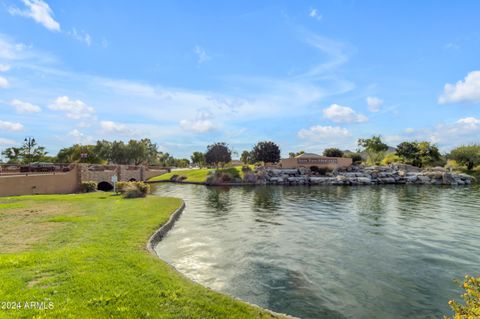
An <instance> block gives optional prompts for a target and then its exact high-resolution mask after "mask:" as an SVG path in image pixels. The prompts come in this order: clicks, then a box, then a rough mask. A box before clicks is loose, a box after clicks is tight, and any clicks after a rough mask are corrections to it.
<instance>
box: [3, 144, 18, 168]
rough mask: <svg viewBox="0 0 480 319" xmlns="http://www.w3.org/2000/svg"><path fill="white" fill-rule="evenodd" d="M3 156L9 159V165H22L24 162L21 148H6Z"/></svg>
mask: <svg viewBox="0 0 480 319" xmlns="http://www.w3.org/2000/svg"><path fill="white" fill-rule="evenodd" d="M2 155H3V156H5V157H6V158H7V163H9V164H20V163H21V161H22V149H21V148H20V147H9V148H6V149H5V150H4V151H3V152H2Z"/></svg>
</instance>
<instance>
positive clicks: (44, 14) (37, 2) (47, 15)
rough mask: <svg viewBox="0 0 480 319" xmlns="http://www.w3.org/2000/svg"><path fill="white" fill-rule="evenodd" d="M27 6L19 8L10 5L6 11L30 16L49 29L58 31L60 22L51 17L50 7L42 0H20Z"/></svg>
mask: <svg viewBox="0 0 480 319" xmlns="http://www.w3.org/2000/svg"><path fill="white" fill-rule="evenodd" d="M22 2H23V3H24V4H25V6H26V7H27V8H26V10H20V9H18V8H15V7H10V8H9V9H8V12H9V13H10V14H11V15H19V16H23V17H28V18H32V19H33V20H35V21H36V22H37V23H40V24H41V25H43V26H44V27H45V28H47V29H48V30H50V31H60V24H59V23H58V22H57V21H55V19H54V18H53V12H52V9H50V6H49V5H48V4H47V3H46V2H44V1H42V0H22Z"/></svg>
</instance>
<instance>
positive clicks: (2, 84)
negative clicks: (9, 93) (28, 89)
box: [0, 76, 9, 89]
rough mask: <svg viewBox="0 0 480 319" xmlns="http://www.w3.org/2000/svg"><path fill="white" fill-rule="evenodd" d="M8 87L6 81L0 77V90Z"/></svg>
mask: <svg viewBox="0 0 480 319" xmlns="http://www.w3.org/2000/svg"><path fill="white" fill-rule="evenodd" d="M8 86H9V83H8V80H7V79H6V78H4V77H1V76H0V89H3V88H7V87H8Z"/></svg>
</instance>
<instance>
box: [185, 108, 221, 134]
mask: <svg viewBox="0 0 480 319" xmlns="http://www.w3.org/2000/svg"><path fill="white" fill-rule="evenodd" d="M212 119H213V115H212V114H211V113H209V112H202V111H198V112H197V116H196V117H195V119H194V120H181V121H180V126H181V127H182V129H184V130H187V131H192V132H196V133H205V132H208V131H211V130H214V129H215V128H216V127H215V124H214V123H213V121H212Z"/></svg>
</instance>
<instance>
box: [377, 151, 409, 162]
mask: <svg viewBox="0 0 480 319" xmlns="http://www.w3.org/2000/svg"><path fill="white" fill-rule="evenodd" d="M403 162H404V161H403V158H401V157H400V156H398V155H396V154H395V153H388V154H387V155H385V157H384V158H383V159H382V161H381V162H380V164H382V165H390V164H393V163H403Z"/></svg>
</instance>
